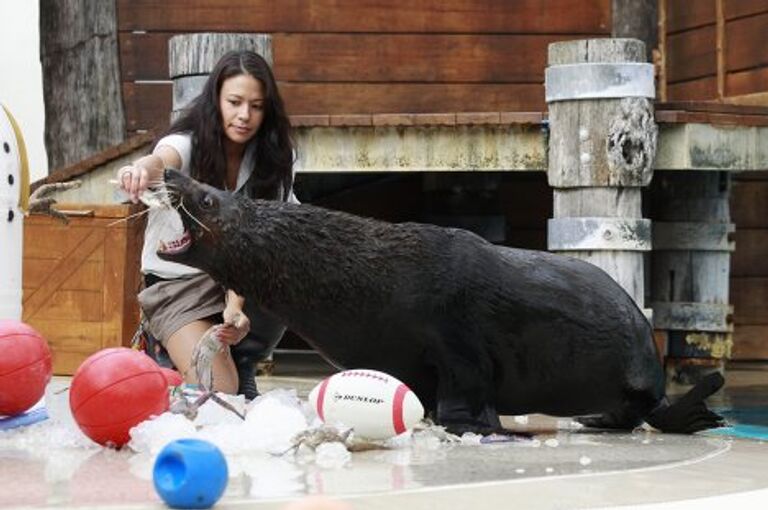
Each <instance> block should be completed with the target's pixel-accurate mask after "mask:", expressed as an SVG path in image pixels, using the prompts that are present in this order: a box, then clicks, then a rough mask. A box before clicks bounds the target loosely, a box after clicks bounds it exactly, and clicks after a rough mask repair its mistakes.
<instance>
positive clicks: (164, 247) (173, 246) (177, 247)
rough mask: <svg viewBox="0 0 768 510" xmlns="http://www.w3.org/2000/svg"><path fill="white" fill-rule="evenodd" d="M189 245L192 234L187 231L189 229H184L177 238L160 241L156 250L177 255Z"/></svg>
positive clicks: (190, 244)
mask: <svg viewBox="0 0 768 510" xmlns="http://www.w3.org/2000/svg"><path fill="white" fill-rule="evenodd" d="M190 246H192V234H190V233H189V230H185V231H184V234H182V236H181V237H180V238H178V239H174V240H173V241H168V242H167V243H166V242H164V241H160V247H159V248H158V250H157V252H158V253H162V254H164V255H178V254H179V253H184V252H185V251H187V250H188V249H189V247H190Z"/></svg>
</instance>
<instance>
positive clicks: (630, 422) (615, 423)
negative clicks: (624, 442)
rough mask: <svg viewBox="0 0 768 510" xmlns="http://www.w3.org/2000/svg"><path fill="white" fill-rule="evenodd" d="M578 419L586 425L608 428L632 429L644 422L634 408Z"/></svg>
mask: <svg viewBox="0 0 768 510" xmlns="http://www.w3.org/2000/svg"><path fill="white" fill-rule="evenodd" d="M576 421H577V422H579V423H581V424H582V425H584V426H585V427H590V428H595V429H608V430H632V429H634V428H635V427H637V426H638V425H640V424H641V423H642V421H643V420H642V417H641V416H639V415H638V414H637V412H635V411H634V410H630V409H624V410H621V411H616V412H612V413H605V414H600V415H596V416H580V417H578V418H576Z"/></svg>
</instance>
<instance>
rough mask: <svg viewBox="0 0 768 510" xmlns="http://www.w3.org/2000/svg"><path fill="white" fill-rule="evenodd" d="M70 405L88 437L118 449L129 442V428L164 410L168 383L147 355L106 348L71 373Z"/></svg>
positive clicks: (166, 402)
mask: <svg viewBox="0 0 768 510" xmlns="http://www.w3.org/2000/svg"><path fill="white" fill-rule="evenodd" d="M69 407H70V409H71V410H72V416H73V417H74V418H75V422H77V425H78V426H79V427H80V430H82V431H83V433H84V434H85V435H86V436H88V437H90V438H91V439H93V440H94V441H95V442H97V443H99V444H102V445H105V446H115V447H121V446H123V445H124V444H126V443H127V442H128V441H129V440H130V434H129V431H130V430H131V427H134V426H136V425H138V424H139V423H141V422H143V421H144V420H147V419H149V418H150V417H152V416H157V415H160V414H162V413H164V412H165V411H167V410H168V382H167V381H166V378H165V376H164V375H163V372H162V371H161V370H160V367H159V366H158V364H157V363H155V362H154V361H153V360H152V359H151V358H150V357H149V356H147V355H146V354H143V353H141V352H139V351H135V350H132V349H127V348H125V347H116V348H111V349H104V350H101V351H99V352H97V353H95V354H93V355H91V356H89V357H88V359H86V360H85V361H84V362H83V364H82V365H80V367H79V368H78V369H77V371H76V372H75V375H74V376H73V377H72V385H71V386H70V387H69Z"/></svg>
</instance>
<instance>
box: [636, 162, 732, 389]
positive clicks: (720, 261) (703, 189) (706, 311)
mask: <svg viewBox="0 0 768 510" xmlns="http://www.w3.org/2000/svg"><path fill="white" fill-rule="evenodd" d="M729 190H730V174H729V173H728V172H671V171H669V172H658V173H657V176H656V178H655V179H654V182H653V184H652V186H651V193H650V201H651V216H652V218H653V253H652V254H651V306H652V308H653V316H654V327H655V328H656V329H659V330H666V332H667V336H668V338H667V346H668V347H667V351H668V360H667V366H668V369H669V372H670V375H671V376H672V377H673V378H674V379H676V380H678V381H680V382H684V383H689V382H694V381H695V379H696V378H697V377H698V376H699V374H698V372H701V371H702V369H704V371H708V370H711V369H712V368H716V369H720V370H722V368H723V367H724V363H725V361H726V360H727V359H728V358H730V353H731V347H732V345H733V340H732V332H733V318H732V314H733V310H732V307H731V306H729V304H728V285H729V277H730V262H731V251H733V249H734V242H733V239H732V237H733V232H734V225H733V224H732V223H730V213H729V206H728V200H729Z"/></svg>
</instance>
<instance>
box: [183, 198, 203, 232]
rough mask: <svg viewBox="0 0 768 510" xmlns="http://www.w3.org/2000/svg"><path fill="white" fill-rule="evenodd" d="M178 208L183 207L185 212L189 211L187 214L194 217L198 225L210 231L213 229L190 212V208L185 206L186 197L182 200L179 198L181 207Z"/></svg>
mask: <svg viewBox="0 0 768 510" xmlns="http://www.w3.org/2000/svg"><path fill="white" fill-rule="evenodd" d="M178 208H180V209H182V210H183V211H184V212H185V213H187V216H189V217H190V218H192V219H193V220H194V221H195V223H197V224H198V225H200V226H201V227H203V228H204V229H205V230H207V231H208V232H209V233H210V231H211V229H210V228H208V227H206V226H205V225H204V224H203V222H202V221H200V220H198V219H197V218H195V216H194V215H193V214H192V213H191V212H189V210H188V209H187V208H186V207H184V199H183V198H182V199H181V200H179V207H178Z"/></svg>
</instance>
